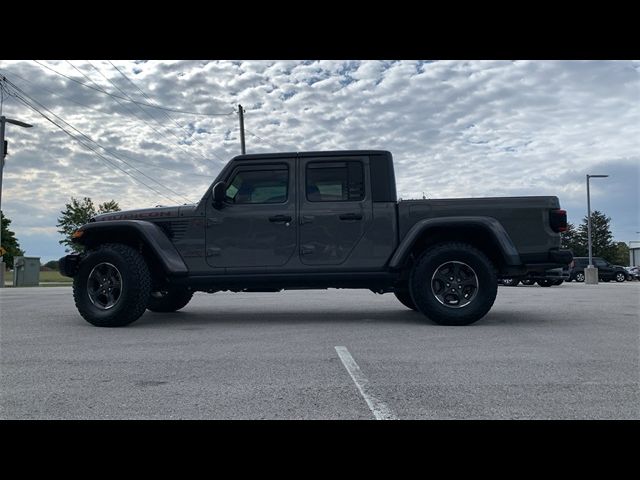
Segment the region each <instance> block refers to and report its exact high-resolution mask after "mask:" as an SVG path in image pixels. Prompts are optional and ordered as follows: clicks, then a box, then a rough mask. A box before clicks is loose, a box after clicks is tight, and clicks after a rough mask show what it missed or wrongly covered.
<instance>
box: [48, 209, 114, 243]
mask: <svg viewBox="0 0 640 480" xmlns="http://www.w3.org/2000/svg"><path fill="white" fill-rule="evenodd" d="M119 211H120V206H119V205H118V203H117V202H115V201H114V200H110V201H108V202H104V203H102V204H100V205H98V208H97V209H96V207H95V205H94V204H93V201H92V200H91V199H90V198H89V197H84V198H83V199H82V200H78V199H76V198H74V197H71V203H67V204H65V209H64V210H62V211H61V212H60V213H61V216H60V217H58V223H57V225H56V226H57V227H58V228H59V230H58V233H60V234H62V235H63V236H64V238H63V239H62V240H60V241H59V242H58V243H60V244H61V245H66V246H67V247H68V248H66V249H65V251H67V252H69V251H71V250H80V249H82V246H81V245H77V244H74V243H73V242H72V237H71V235H73V232H75V231H76V230H77V229H78V228H80V227H81V226H82V225H84V224H85V223H87V222H88V221H89V219H90V218H91V217H93V216H95V215H98V214H101V213H108V212H119Z"/></svg>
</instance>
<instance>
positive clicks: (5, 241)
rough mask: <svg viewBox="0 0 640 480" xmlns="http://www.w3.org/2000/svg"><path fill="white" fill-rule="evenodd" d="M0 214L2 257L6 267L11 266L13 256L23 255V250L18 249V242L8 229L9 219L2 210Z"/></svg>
mask: <svg viewBox="0 0 640 480" xmlns="http://www.w3.org/2000/svg"><path fill="white" fill-rule="evenodd" d="M0 215H2V226H1V227H0V228H1V230H2V231H1V232H0V236H1V237H2V246H3V247H4V249H5V250H6V253H5V254H4V255H3V257H2V259H3V260H4V262H5V264H6V266H7V268H13V257H19V256H21V255H24V251H23V250H21V249H20V243H19V242H18V239H17V238H16V234H15V233H13V232H12V231H11V230H9V225H11V220H9V219H8V218H7V217H5V216H4V213H2V212H0Z"/></svg>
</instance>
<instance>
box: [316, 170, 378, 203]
mask: <svg viewBox="0 0 640 480" xmlns="http://www.w3.org/2000/svg"><path fill="white" fill-rule="evenodd" d="M305 187H306V195H307V200H308V201H310V202H357V201H361V200H363V199H364V195H365V191H364V171H363V167H362V162H358V161H348V162H312V163H309V164H307V172H306V185H305Z"/></svg>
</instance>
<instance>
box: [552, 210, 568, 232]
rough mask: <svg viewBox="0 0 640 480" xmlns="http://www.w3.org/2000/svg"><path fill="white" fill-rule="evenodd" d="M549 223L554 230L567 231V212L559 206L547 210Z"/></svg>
mask: <svg viewBox="0 0 640 480" xmlns="http://www.w3.org/2000/svg"><path fill="white" fill-rule="evenodd" d="M549 225H551V230H553V231H554V232H566V231H567V212H566V211H565V210H562V209H560V208H556V209H554V210H551V211H550V212H549Z"/></svg>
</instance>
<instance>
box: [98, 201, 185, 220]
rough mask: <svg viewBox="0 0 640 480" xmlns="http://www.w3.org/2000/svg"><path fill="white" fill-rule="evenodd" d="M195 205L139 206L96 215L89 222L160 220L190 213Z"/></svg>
mask: <svg viewBox="0 0 640 480" xmlns="http://www.w3.org/2000/svg"><path fill="white" fill-rule="evenodd" d="M195 208H196V205H182V206H175V207H155V208H139V209H137V210H124V211H121V212H109V213H102V214H100V215H96V216H95V217H93V218H91V220H89V221H90V222H104V221H108V220H162V219H169V218H178V217H184V216H188V215H190V214H191V213H192V212H193V211H194V210H195Z"/></svg>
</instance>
